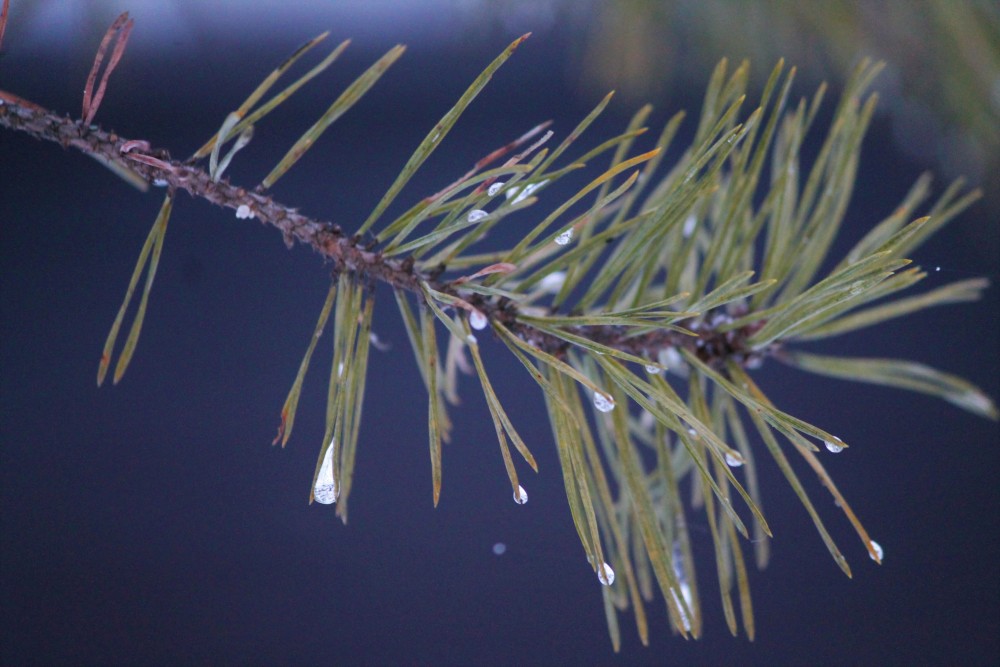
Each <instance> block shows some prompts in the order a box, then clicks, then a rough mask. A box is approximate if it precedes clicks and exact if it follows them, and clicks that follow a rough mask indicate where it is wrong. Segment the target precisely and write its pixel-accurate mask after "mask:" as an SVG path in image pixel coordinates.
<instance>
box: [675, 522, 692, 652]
mask: <svg viewBox="0 0 1000 667" xmlns="http://www.w3.org/2000/svg"><path fill="white" fill-rule="evenodd" d="M673 562H674V577H676V578H677V585H678V587H679V588H680V589H681V594H680V596H678V595H677V590H676V589H674V588H671V589H670V595H671V596H673V598H674V602H675V603H676V604H677V610H678V612H679V614H680V618H681V625H683V626H684V630H685V631H686V632H691V619H690V618H688V615H687V612H685V611H684V605H682V604H681V599H682V598H683V600H684V604H685V605H687V608H688V609H691V601H692V596H691V586H689V585H688V581H687V574H686V573H685V572H684V552H683V551H682V550H681V543H680V542H678V541H677V540H674V548H673Z"/></svg>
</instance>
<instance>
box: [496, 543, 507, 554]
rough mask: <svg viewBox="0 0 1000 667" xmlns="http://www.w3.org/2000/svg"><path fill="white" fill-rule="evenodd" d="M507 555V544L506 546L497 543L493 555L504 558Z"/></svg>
mask: <svg viewBox="0 0 1000 667" xmlns="http://www.w3.org/2000/svg"><path fill="white" fill-rule="evenodd" d="M505 553H507V545H506V544H504V543H503V542H497V543H496V544H494V545H493V555H495V556H503V555H504V554H505Z"/></svg>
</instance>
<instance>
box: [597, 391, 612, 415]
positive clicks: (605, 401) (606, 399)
mask: <svg viewBox="0 0 1000 667" xmlns="http://www.w3.org/2000/svg"><path fill="white" fill-rule="evenodd" d="M594 407H595V408H597V409H598V410H600V411H601V412H611V411H612V410H614V409H615V399H613V398H611V397H610V396H605V395H604V394H602V393H601V392H599V391H595V392H594Z"/></svg>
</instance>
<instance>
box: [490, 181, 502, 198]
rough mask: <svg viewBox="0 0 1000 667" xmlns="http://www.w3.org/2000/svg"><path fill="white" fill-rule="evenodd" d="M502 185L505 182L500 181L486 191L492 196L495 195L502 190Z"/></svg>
mask: <svg viewBox="0 0 1000 667" xmlns="http://www.w3.org/2000/svg"><path fill="white" fill-rule="evenodd" d="M502 187H503V183H500V182H499V181H498V182H496V183H494V184H493V185H491V186H490V189H489V190H487V191H486V194H488V195H489V196H490V197H493V196H494V195H496V193H498V192H500V188H502Z"/></svg>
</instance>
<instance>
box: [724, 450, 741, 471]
mask: <svg viewBox="0 0 1000 667" xmlns="http://www.w3.org/2000/svg"><path fill="white" fill-rule="evenodd" d="M726 464H727V465H728V466H729V467H730V468H739V467H740V466H741V465H743V457H742V456H740V455H739V454H737V453H736V452H726Z"/></svg>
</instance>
